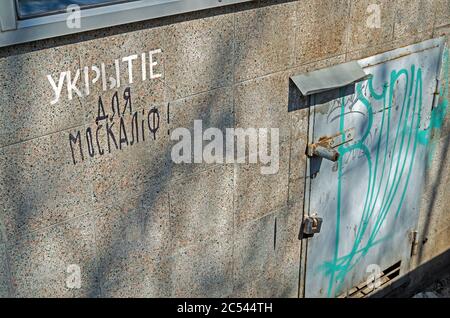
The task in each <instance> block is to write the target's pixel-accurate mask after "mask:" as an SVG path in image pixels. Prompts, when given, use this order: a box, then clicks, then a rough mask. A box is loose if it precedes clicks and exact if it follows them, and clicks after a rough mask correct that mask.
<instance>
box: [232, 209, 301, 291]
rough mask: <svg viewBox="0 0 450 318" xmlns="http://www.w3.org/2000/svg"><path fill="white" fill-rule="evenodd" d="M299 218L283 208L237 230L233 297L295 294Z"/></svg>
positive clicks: (296, 214) (298, 256) (297, 283)
mask: <svg viewBox="0 0 450 318" xmlns="http://www.w3.org/2000/svg"><path fill="white" fill-rule="evenodd" d="M300 219H301V217H300V214H299V213H298V211H295V210H292V209H288V208H283V209H281V210H279V211H277V212H275V213H273V214H270V215H268V216H265V217H264V218H262V219H258V220H256V221H253V222H250V223H248V224H246V225H245V226H243V227H240V228H238V229H237V232H236V240H235V254H234V261H235V264H234V269H235V270H234V272H235V276H234V279H235V283H234V291H233V294H232V296H233V297H244V298H247V297H297V295H298V286H299V260H300V241H299V240H298V235H297V234H298V233H297V227H298V226H299V224H300V223H299V222H300V221H299V220H300Z"/></svg>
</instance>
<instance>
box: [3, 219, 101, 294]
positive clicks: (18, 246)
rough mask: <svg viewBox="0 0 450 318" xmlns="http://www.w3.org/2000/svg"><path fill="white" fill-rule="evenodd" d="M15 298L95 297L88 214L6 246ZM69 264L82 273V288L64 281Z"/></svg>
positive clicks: (91, 234)
mask: <svg viewBox="0 0 450 318" xmlns="http://www.w3.org/2000/svg"><path fill="white" fill-rule="evenodd" d="M8 253H9V257H10V269H11V279H12V287H13V292H14V295H15V296H16V297H95V296H97V295H98V281H97V275H96V258H95V243H94V224H93V218H92V216H90V215H86V216H82V217H80V218H76V219H73V220H71V221H69V222H67V223H62V224H59V225H57V226H54V227H51V228H49V229H47V230H45V231H42V232H39V233H34V234H30V235H27V236H26V237H24V238H22V239H21V240H18V241H16V242H14V244H11V245H10V246H8ZM70 265H76V266H78V267H79V268H80V272H81V288H80V289H76V288H74V289H72V288H70V285H69V284H67V282H68V280H69V279H70V278H71V277H72V275H71V272H70V271H69V266H70Z"/></svg>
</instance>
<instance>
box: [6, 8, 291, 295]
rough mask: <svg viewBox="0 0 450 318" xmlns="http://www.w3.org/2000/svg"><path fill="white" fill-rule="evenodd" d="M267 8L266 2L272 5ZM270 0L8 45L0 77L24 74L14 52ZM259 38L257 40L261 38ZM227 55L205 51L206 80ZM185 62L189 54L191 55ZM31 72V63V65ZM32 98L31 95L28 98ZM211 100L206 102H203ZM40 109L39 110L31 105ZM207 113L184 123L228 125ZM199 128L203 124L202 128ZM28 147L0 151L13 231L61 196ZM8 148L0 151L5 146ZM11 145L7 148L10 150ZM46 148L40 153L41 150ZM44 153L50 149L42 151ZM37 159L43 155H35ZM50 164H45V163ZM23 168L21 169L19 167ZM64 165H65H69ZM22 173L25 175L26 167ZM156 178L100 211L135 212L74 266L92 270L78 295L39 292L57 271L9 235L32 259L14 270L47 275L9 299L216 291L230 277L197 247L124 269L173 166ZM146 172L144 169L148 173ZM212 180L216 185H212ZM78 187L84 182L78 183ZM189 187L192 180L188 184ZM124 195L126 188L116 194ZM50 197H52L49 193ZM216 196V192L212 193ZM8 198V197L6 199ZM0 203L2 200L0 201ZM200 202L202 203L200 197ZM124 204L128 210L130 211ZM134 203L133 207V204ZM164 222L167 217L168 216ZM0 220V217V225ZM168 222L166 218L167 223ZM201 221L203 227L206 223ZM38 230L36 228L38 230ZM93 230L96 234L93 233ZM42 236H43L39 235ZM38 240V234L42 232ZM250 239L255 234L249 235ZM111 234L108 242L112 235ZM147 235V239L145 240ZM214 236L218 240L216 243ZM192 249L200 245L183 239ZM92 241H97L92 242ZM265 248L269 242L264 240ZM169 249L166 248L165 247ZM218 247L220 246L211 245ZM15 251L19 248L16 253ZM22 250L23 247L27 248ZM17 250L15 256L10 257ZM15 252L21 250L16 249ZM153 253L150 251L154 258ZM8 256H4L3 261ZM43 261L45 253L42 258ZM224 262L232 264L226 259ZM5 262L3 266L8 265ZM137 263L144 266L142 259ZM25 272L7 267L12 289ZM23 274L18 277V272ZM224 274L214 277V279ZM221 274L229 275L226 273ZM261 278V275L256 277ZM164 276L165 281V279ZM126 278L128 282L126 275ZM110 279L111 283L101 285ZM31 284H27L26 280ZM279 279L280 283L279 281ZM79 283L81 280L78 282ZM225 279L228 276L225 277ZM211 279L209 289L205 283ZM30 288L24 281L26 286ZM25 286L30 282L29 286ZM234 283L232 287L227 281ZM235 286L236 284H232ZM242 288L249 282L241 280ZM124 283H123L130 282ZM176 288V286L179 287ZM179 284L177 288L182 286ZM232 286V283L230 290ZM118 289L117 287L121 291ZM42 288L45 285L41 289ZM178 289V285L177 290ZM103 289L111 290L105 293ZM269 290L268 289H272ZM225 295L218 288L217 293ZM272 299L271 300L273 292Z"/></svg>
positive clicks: (142, 252)
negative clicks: (6, 66)
mask: <svg viewBox="0 0 450 318" xmlns="http://www.w3.org/2000/svg"><path fill="white" fill-rule="evenodd" d="M280 2H290V1H278V2H277V3H280ZM272 3H273V2H272ZM269 4H270V1H261V3H258V4H251V5H249V4H246V5H245V4H244V5H235V6H231V7H226V8H220V9H214V10H209V11H202V12H196V13H191V14H186V15H182V16H177V17H169V18H164V19H160V20H157V21H147V22H142V23H136V24H133V25H127V26H119V27H117V28H113V29H108V30H102V31H95V32H87V33H83V34H80V35H76V36H67V37H64V38H63V39H57V40H55V39H50V40H45V41H42V42H39V43H32V44H23V45H19V46H15V47H9V48H5V49H0V58H3V57H8V56H15V55H17V59H15V61H16V62H15V63H13V64H11V66H12V69H10V70H9V71H10V73H9V74H6V75H5V77H6V78H12V79H17V78H19V79H20V78H26V77H29V76H30V69H32V66H31V65H29V64H28V60H27V59H26V58H25V57H24V56H22V55H21V54H22V53H26V52H34V51H38V50H41V49H47V48H53V47H59V46H64V45H68V44H70V43H79V42H82V41H86V40H90V39H96V38H98V37H106V36H111V35H113V34H121V33H127V32H132V31H136V30H143V29H149V28H153V27H156V26H161V25H168V24H172V23H178V22H183V21H190V20H195V19H202V18H206V17H210V16H215V15H220V14H223V13H229V12H235V11H239V10H246V9H248V8H256V7H262V6H265V5H269ZM262 18H263V19H270V17H269V16H264V17H262ZM262 38H264V33H263V34H262ZM260 40H261V38H259V39H255V40H254V41H260ZM223 41H225V42H233V41H234V38H233V35H232V36H231V37H230V38H224V39H223ZM227 47H228V48H229V49H230V50H229V51H222V50H212V51H211V54H214V55H216V56H217V57H215V58H214V60H215V61H217V62H218V63H217V65H216V66H214V67H212V68H211V69H212V70H214V72H215V74H211V75H210V76H211V77H214V78H220V77H221V76H222V75H223V73H224V72H225V70H224V65H223V64H221V63H220V61H222V60H225V57H227V56H233V55H234V52H233V51H232V49H233V47H234V46H233V45H229V46H227ZM191 58H193V57H191ZM234 62H235V64H238V63H239V61H234ZM33 67H35V66H33ZM24 89H32V88H30V87H28V88H27V87H21V86H20V85H17V86H15V87H11V90H10V91H8V92H7V94H10V95H11V96H14V98H13V99H12V100H14V102H15V103H16V102H21V101H23V99H20V98H17V97H19V96H21V95H22V94H23V90H24ZM166 90H172V88H171V87H166ZM31 96H32V95H31ZM209 98H210V100H208V103H214V102H215V100H213V99H214V98H216V97H215V95H214V94H212V97H209ZM211 98H212V99H211ZM78 102H79V101H73V103H78ZM12 106H14V105H7V107H12ZM30 107H36V105H30ZM39 107H44V106H39ZM211 112H212V110H211V109H209V110H208V112H207V113H206V114H205V113H203V109H199V110H198V111H197V113H195V114H192V116H191V117H192V121H193V120H194V119H196V118H200V117H201V118H203V122H204V123H208V125H209V126H211V127H223V126H224V125H226V124H227V123H228V121H229V120H228V119H229V115H230V114H227V113H222V114H221V115H220V116H219V117H218V118H216V116H214V115H215V114H212V113H211ZM33 116H39V112H34V111H33V112H32V115H31V116H29V117H27V120H28V121H29V122H30V123H33V122H39V120H41V118H33ZM232 116H233V123H235V121H234V113H233V114H232ZM8 121H9V118H7V117H5V112H1V114H0V122H1V123H6V122H8ZM204 128H205V129H206V128H207V127H204ZM11 138H12V139H14V140H20V139H21V136H19V135H16V136H11ZM31 142H32V141H27V142H26V144H23V147H22V146H20V147H17V151H14V152H8V154H11V153H12V154H14V158H13V157H8V158H4V159H3V158H2V159H0V163H1V164H2V166H3V164H5V163H6V162H7V164H6V169H2V171H1V172H0V181H1V184H2V185H1V186H2V187H3V188H4V189H3V190H4V191H6V192H7V194H8V198H6V199H5V200H8V204H14V205H15V206H14V207H12V206H11V210H14V211H15V213H16V214H15V216H14V220H13V222H14V223H15V224H21V228H24V229H32V228H35V226H33V225H32V224H29V222H31V220H32V219H33V218H30V214H34V213H35V211H34V210H36V209H40V208H43V207H44V208H45V207H53V205H54V204H53V202H52V201H53V200H54V198H55V193H66V194H67V192H65V189H60V188H55V185H58V183H56V184H55V183H53V181H54V178H53V176H54V174H55V173H61V171H53V170H52V169H48V167H33V166H29V163H30V162H29V161H28V156H29V155H30V151H31V152H32V151H33V149H31ZM28 145H30V148H28ZM9 147H11V146H7V148H9ZM12 147H15V146H12ZM49 148H51V145H49ZM47 150H48V149H47ZM48 151H50V150H48ZM170 152H171V147H168V148H167V149H165V155H164V156H165V157H166V158H170ZM43 155H45V153H43ZM1 156H3V157H4V156H5V153H3V149H1V148H0V157H1ZM48 163H49V164H50V165H51V162H48ZM67 164H68V165H69V164H71V163H70V162H67ZM24 165H25V166H26V167H24ZM87 165H88V166H90V165H92V162H90V163H88V164H87ZM126 165H127V163H126V162H124V163H123V166H122V167H120V169H127V166H126ZM71 167H72V166H71ZM27 169H29V170H27ZM165 169H166V170H165V171H164V173H162V174H161V175H160V177H159V178H158V180H157V183H153V182H146V183H144V184H142V185H140V188H141V193H140V197H139V198H137V199H134V200H133V202H134V203H133V202H131V203H130V202H123V204H121V205H120V206H118V207H112V206H111V207H109V208H108V212H110V211H112V210H113V209H114V208H118V209H122V210H123V211H127V210H129V209H131V210H133V209H136V210H137V212H134V213H136V215H137V219H135V220H134V221H133V220H132V219H131V220H130V218H128V217H124V218H121V219H120V223H119V224H116V225H114V227H113V229H112V230H111V231H113V232H112V233H110V234H112V236H113V238H112V239H111V240H110V241H109V243H108V244H106V245H102V246H99V245H97V250H96V257H95V258H94V259H92V260H91V261H90V262H91V263H85V264H80V265H81V268H87V269H93V271H94V272H93V273H89V275H88V276H87V277H84V276H83V279H85V280H84V281H83V286H88V288H86V289H85V288H84V287H83V288H82V293H81V294H80V293H77V292H74V293H72V292H67V290H65V291H63V294H53V292H52V291H49V290H46V288H48V289H51V288H52V282H53V278H54V277H65V274H66V272H65V268H61V267H58V268H53V267H52V268H51V269H50V270H56V271H58V273H57V274H55V275H53V273H51V272H50V273H48V272H46V266H47V264H46V263H45V262H46V261H48V260H49V259H48V258H46V257H40V255H39V254H40V252H42V251H41V250H35V251H33V246H34V245H33V244H31V245H23V246H21V245H20V244H19V245H16V243H15V242H16V241H17V242H20V240H19V239H17V240H16V239H14V238H13V237H9V239H8V243H7V245H8V250H9V251H10V250H11V247H12V246H13V245H14V249H15V250H16V252H15V253H18V254H20V255H26V256H28V257H30V259H31V258H33V259H34V260H33V262H31V261H30V262H27V258H24V263H23V264H21V266H25V267H27V266H29V267H31V266H34V265H36V264H37V265H38V267H39V268H40V269H39V270H42V271H43V272H46V274H47V275H48V276H43V277H34V278H33V279H38V280H39V279H40V280H41V282H40V283H41V284H39V285H38V286H37V287H36V286H17V285H14V286H13V284H11V289H12V290H11V293H12V295H17V294H20V295H23V294H22V293H21V292H18V291H17V288H26V289H28V290H26V291H25V296H48V295H49V294H51V295H53V296H74V295H75V296H84V297H98V296H108V293H110V294H109V295H116V296H127V294H121V291H119V290H118V288H123V289H124V290H127V292H126V293H128V296H138V297H139V296H141V297H157V296H174V295H176V296H211V292H212V291H213V292H214V289H217V285H221V284H223V285H226V284H228V283H227V282H228V281H229V280H230V279H232V277H233V275H234V273H231V274H230V273H227V272H225V273H224V272H220V271H219V273H217V271H216V270H215V268H214V267H211V266H210V267H209V268H208V267H207V264H209V262H210V260H209V259H206V258H208V257H211V255H204V256H203V259H202V257H201V255H202V250H198V251H197V252H198V253H197V255H196V256H195V259H196V260H194V261H193V260H192V259H190V258H189V253H188V252H187V250H188V249H189V248H191V247H193V245H192V244H191V245H189V246H187V247H186V248H183V249H182V250H179V251H177V252H176V253H177V254H178V255H179V256H177V257H178V258H177V259H176V263H174V256H173V255H171V256H169V257H160V256H159V255H150V256H151V257H150V259H152V258H153V257H154V259H153V261H154V262H155V264H154V266H152V265H148V264H147V265H144V266H143V267H140V268H139V267H138V268H134V269H131V270H130V269H129V265H130V264H131V265H132V264H136V261H137V263H139V260H136V258H145V257H147V256H148V254H152V253H153V251H152V250H149V247H150V248H151V247H152V246H153V243H152V242H150V241H148V239H147V238H146V237H145V235H146V233H147V232H148V230H150V231H151V229H152V228H153V226H154V223H155V222H157V221H156V219H155V217H156V216H155V214H154V213H153V211H155V210H157V209H158V204H160V203H159V202H160V201H161V200H165V198H161V196H165V195H166V194H167V193H169V192H170V187H171V185H172V184H173V183H174V180H173V176H174V171H173V170H174V166H173V164H169V165H168V166H167V167H165ZM33 172H34V173H36V174H37V175H39V176H40V177H42V179H40V180H32V179H30V178H31V177H32V176H33ZM197 172H198V171H197V169H196V167H195V166H194V165H187V166H185V167H184V171H183V175H191V174H194V173H197ZM148 173H149V174H151V172H150V171H149V172H148ZM23 180H30V181H31V182H29V183H27V182H24V181H23ZM217 181H220V180H217ZM85 182H86V181H85ZM191 185H192V183H191ZM85 186H86V187H88V188H89V189H92V184H90V183H87V182H86V183H85ZM46 188H47V189H51V190H52V192H51V193H52V194H50V193H49V192H45V191H40V190H37V189H46ZM203 188H204V184H202V182H201V180H200V182H199V183H198V184H196V185H193V186H192V187H191V188H189V189H183V191H185V193H184V194H183V195H186V196H187V197H189V196H190V195H194V194H196V193H197V192H198V191H203ZM214 189H215V191H218V190H219V189H217V188H216V187H214ZM122 191H126V190H122ZM248 191H252V189H248ZM35 194H38V195H39V197H38V198H37V197H35ZM45 194H47V195H48V196H47V197H44V195H45ZM56 195H58V194H56ZM209 195H211V196H214V195H215V194H214V193H211V192H210V193H209ZM216 195H220V194H216ZM242 195H244V196H245V195H246V193H243V194H242ZM9 198H13V199H9ZM36 199H38V202H36ZM2 200H3V199H2ZM205 200H207V198H205ZM141 202H145V207H143V206H142V204H141ZM130 204H131V205H132V206H131V207H130ZM133 205H134V206H133ZM90 213H91V214H92V215H94V217H96V218H97V217H98V215H97V214H98V213H99V211H95V212H94V211H90ZM168 218H169V220H170V216H168ZM1 221H3V220H1ZM169 223H170V221H169ZM206 223H207V222H206ZM55 226H61V225H55ZM132 226H137V228H138V229H139V231H140V232H141V235H140V236H139V237H138V238H137V241H138V243H136V241H133V242H124V237H123V234H124V231H127V228H129V227H132ZM198 226H199V227H201V226H202V223H198ZM40 231H41V230H38V232H40ZM45 231H50V229H46V230H44V232H45ZM96 231H98V229H96ZM44 232H43V233H44ZM44 235H45V234H44ZM255 235H256V234H255ZM114 236H115V237H114ZM150 237H151V235H150ZM172 238H173V233H171V231H170V229H169V231H167V232H165V234H164V235H163V236H161V237H159V238H157V239H158V240H161V241H166V242H171V241H172ZM219 239H220V238H219ZM248 240H249V241H253V240H256V239H255V238H254V237H249V238H248ZM191 243H193V244H195V243H198V244H200V242H191ZM72 244H73V238H72V237H71V238H67V239H66V240H64V241H59V242H57V241H54V242H52V244H51V246H48V248H49V249H58V250H59V252H60V253H61V254H63V255H64V251H65V250H66V249H71V245H72ZM96 244H98V242H96ZM268 244H270V245H272V243H268ZM169 245H170V244H169ZM219 246H220V245H219ZM21 249H22V250H21ZM28 249H30V250H28ZM17 250H19V252H17ZM20 250H21V251H20ZM45 253H48V255H53V256H54V255H58V253H53V252H52V251H47V250H46V251H45ZM218 253H219V254H220V253H221V251H220V250H219V251H218ZM250 253H251V254H252V253H256V251H254V250H251V252H250ZM155 254H156V253H155ZM10 257H11V256H10ZM246 257H248V258H249V259H253V258H255V257H258V256H257V255H253V254H252V255H247V256H246ZM50 258H51V256H50ZM229 261H230V262H231V261H232V260H229ZM10 263H11V261H10ZM183 263H184V264H190V263H192V265H191V266H181V267H180V268H177V266H176V265H174V264H183ZM117 264H119V267H118V268H114V267H113V266H116V265H117ZM144 264H145V262H144ZM197 266H199V267H200V266H205V267H204V268H196V267H197ZM228 268H230V269H232V268H233V266H230V267H228ZM183 269H187V272H185V273H178V274H177V275H176V278H180V279H186V281H187V282H186V281H185V282H180V281H176V280H174V279H172V278H173V277H175V276H173V275H174V273H176V272H177V271H178V270H183ZM19 270H20V271H25V272H26V273H28V274H31V275H33V274H36V273H37V272H33V270H34V269H33V268H29V269H24V268H22V267H17V266H14V269H13V267H12V266H10V271H11V273H10V276H11V280H12V281H13V282H15V284H17V280H16V276H17V275H18V274H19V273H18V272H17V271H19ZM128 270H130V271H131V272H133V274H132V275H130V276H124V273H126V271H128ZM21 274H23V272H22V273H21ZM222 274H223V275H226V276H221V275H222ZM228 274H230V275H229V276H228ZM261 274H264V273H261ZM165 275H168V276H165ZM131 276H133V277H131ZM111 277H112V280H111V282H112V283H109V282H107V281H108V280H110V279H111ZM33 279H32V280H33ZM190 279H195V281H191V280H190ZM280 279H281V278H280ZM86 280H87V281H86ZM232 280H233V279H232ZM212 281H213V283H214V285H212ZM146 282H148V283H149V284H150V285H152V286H150V287H149V286H147V287H149V289H147V290H145V289H141V288H134V285H133V284H137V285H138V286H141V287H142V285H140V284H143V283H144V284H145V283H146ZM28 283H30V282H28ZM31 283H32V282H31ZM189 283H195V284H196V285H194V286H189ZM234 283H236V282H233V284H234ZM239 283H242V282H239ZM248 283H250V282H248ZM272 283H273V284H274V286H277V285H278V286H282V285H283V282H277V281H276V278H275V280H274V281H273V282H272ZM130 284H131V285H130ZM180 284H181V285H180ZM183 284H184V285H183ZM233 284H232V285H233ZM124 285H125V286H124ZM44 286H45V288H44ZM179 286H182V287H183V288H181V289H180V288H179ZM177 287H178V288H177ZM110 288H111V290H109V289H110ZM274 289H275V287H274ZM231 291H232V290H227V292H231ZM224 292H225V290H224ZM218 296H227V295H225V294H223V295H218ZM274 296H275V295H274Z"/></svg>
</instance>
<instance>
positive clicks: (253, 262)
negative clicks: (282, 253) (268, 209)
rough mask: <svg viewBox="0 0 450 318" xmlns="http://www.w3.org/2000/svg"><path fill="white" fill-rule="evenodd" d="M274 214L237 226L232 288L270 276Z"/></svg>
mask: <svg viewBox="0 0 450 318" xmlns="http://www.w3.org/2000/svg"><path fill="white" fill-rule="evenodd" d="M274 234H275V218H274V214H273V213H272V214H269V215H266V216H265V217H263V218H260V219H258V220H255V221H252V222H249V223H247V224H245V225H243V226H239V227H237V228H236V230H235V239H234V253H233V262H234V266H233V268H234V275H233V277H234V278H233V279H234V289H242V288H243V286H245V285H247V284H251V282H252V281H256V280H259V279H260V278H261V277H263V276H265V277H269V276H272V272H273V270H274V266H275V247H274V237H275V235H274Z"/></svg>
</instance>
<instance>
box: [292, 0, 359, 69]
mask: <svg viewBox="0 0 450 318" xmlns="http://www.w3.org/2000/svg"><path fill="white" fill-rule="evenodd" d="M297 3H298V8H297V21H298V23H297V24H298V27H297V37H296V52H297V64H304V63H308V62H313V61H317V60H321V59H324V58H327V57H330V56H334V55H339V54H341V53H344V52H345V49H346V38H347V31H348V30H347V29H348V20H349V8H350V2H349V1H348V0H331V1H330V0H303V1H297Z"/></svg>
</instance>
